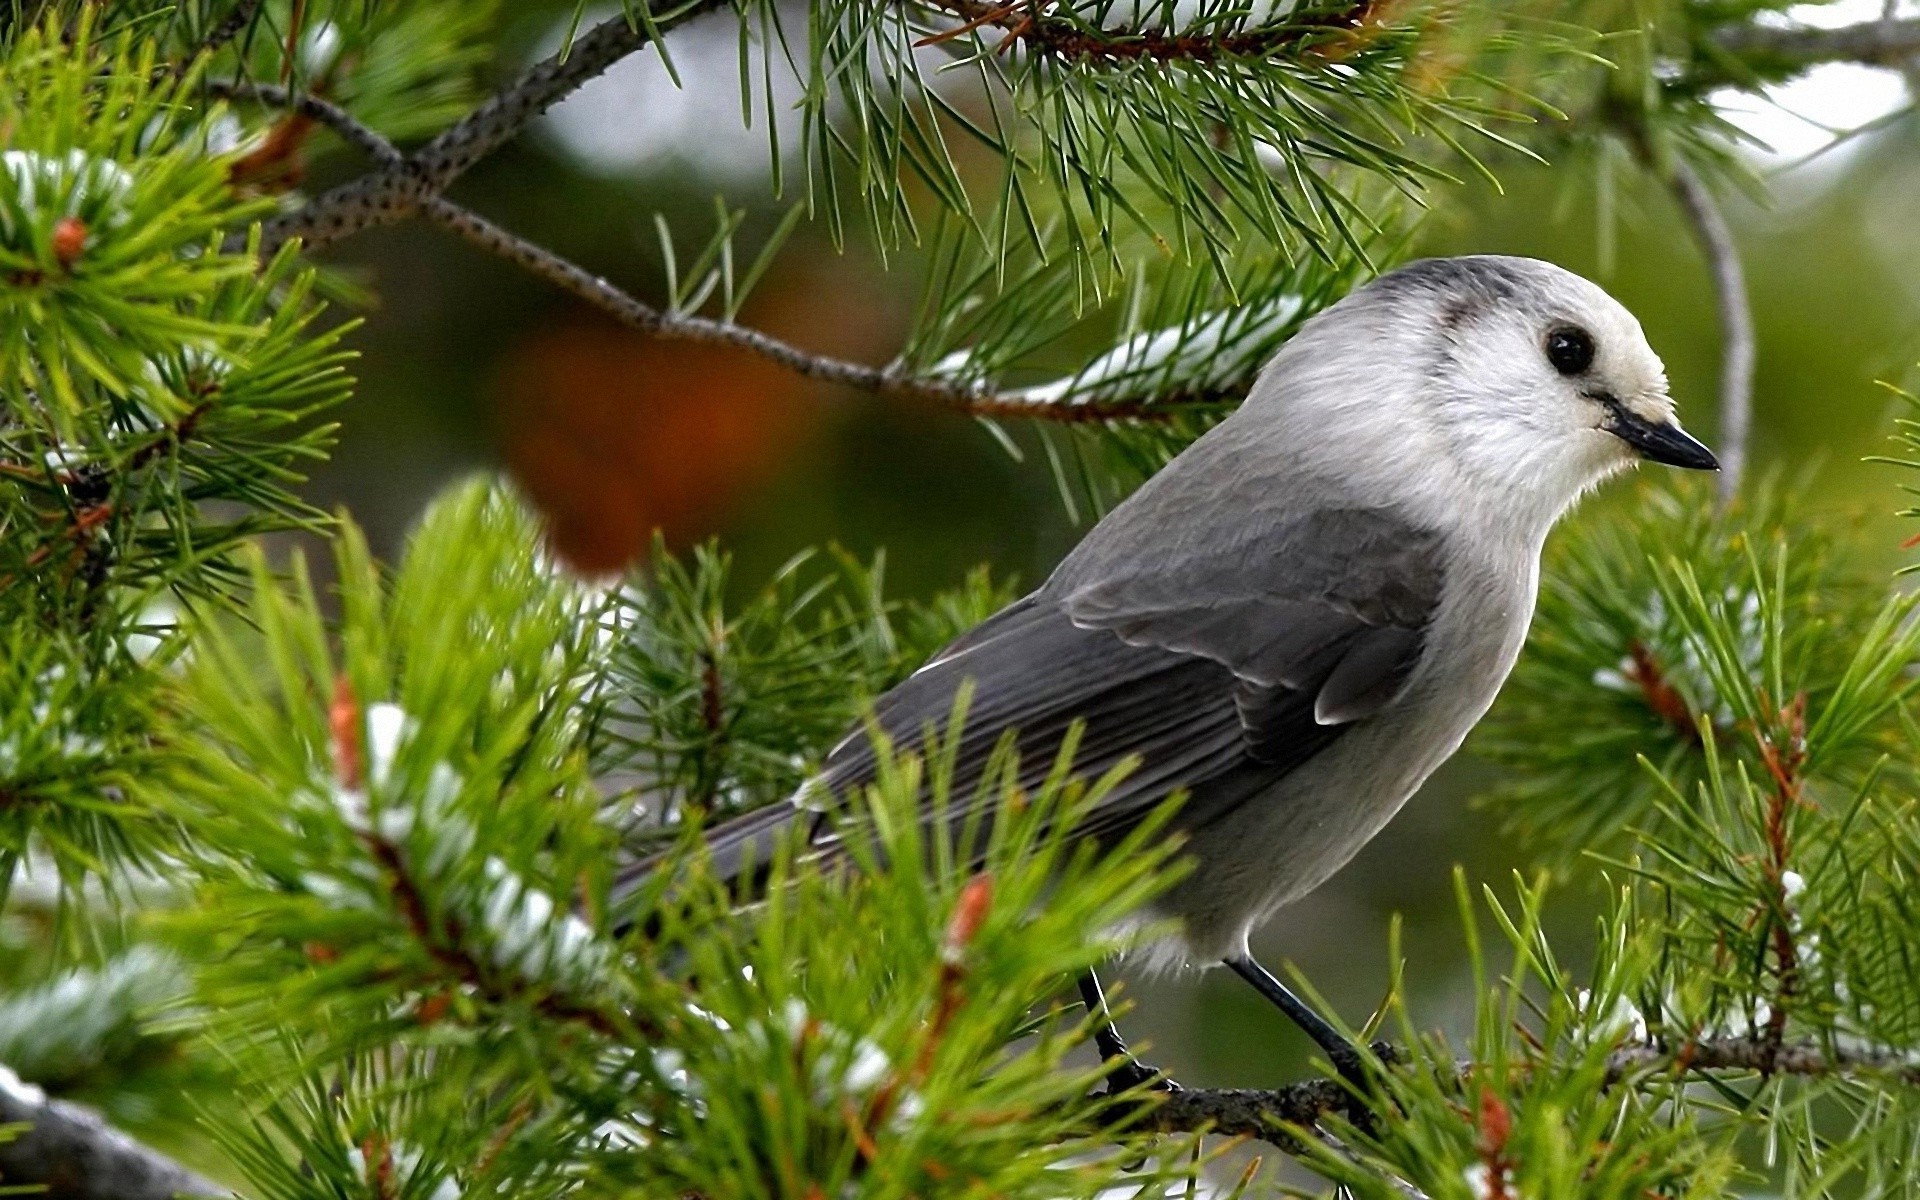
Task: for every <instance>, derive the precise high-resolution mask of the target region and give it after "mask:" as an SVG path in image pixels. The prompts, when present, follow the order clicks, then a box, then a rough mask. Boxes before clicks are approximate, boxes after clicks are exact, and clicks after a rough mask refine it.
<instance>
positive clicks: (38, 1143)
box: [0, 1066, 232, 1200]
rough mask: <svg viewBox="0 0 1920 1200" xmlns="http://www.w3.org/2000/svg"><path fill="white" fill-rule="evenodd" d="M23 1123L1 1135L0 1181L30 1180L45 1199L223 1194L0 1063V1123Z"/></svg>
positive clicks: (155, 1199) (162, 1199)
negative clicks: (11, 1133) (13, 1133)
mask: <svg viewBox="0 0 1920 1200" xmlns="http://www.w3.org/2000/svg"><path fill="white" fill-rule="evenodd" d="M6 1125H25V1126H27V1127H28V1128H27V1129H26V1130H25V1131H24V1132H22V1133H20V1134H19V1135H18V1136H16V1137H14V1138H13V1140H11V1141H7V1140H5V1139H4V1135H0V1188H6V1187H13V1186H17V1185H21V1184H28V1185H34V1184H37V1185H39V1186H41V1187H42V1188H44V1189H45V1190H44V1191H37V1192H34V1193H32V1194H33V1195H37V1196H42V1197H47V1198H48V1200H171V1197H174V1196H225V1195H231V1194H232V1193H231V1192H229V1191H228V1190H227V1189H225V1188H222V1187H220V1186H219V1185H217V1184H215V1183H214V1182H213V1181H212V1180H209V1179H203V1178H201V1177H200V1176H199V1175H196V1174H195V1173H194V1172H192V1171H189V1170H187V1169H186V1168H185V1167H183V1166H181V1165H180V1164H179V1163H177V1162H174V1161H173V1160H172V1159H170V1158H168V1157H166V1156H165V1155H163V1154H161V1153H159V1152H158V1151H155V1150H151V1149H148V1148H147V1147H145V1146H143V1145H141V1144H140V1143H139V1142H136V1141H134V1140H133V1139H132V1138H130V1137H128V1136H127V1135H126V1134H124V1133H121V1132H120V1131H119V1130H117V1129H115V1128H114V1127H113V1126H111V1125H109V1124H107V1123H106V1122H105V1121H104V1120H102V1119H101V1118H100V1115H99V1114H98V1113H96V1112H93V1111H92V1110H90V1109H85V1108H81V1107H80V1106H79V1105H77V1104H68V1103H67V1102H66V1101H64V1100H51V1099H48V1098H47V1096H46V1095H45V1093H43V1092H41V1091H40V1089H39V1088H36V1087H33V1086H31V1085H29V1084H24V1083H22V1082H20V1079H19V1077H18V1076H16V1075H15V1074H14V1073H13V1072H12V1071H9V1070H7V1068H5V1067H3V1066H0V1126H6Z"/></svg>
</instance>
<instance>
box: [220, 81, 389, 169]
mask: <svg viewBox="0 0 1920 1200" xmlns="http://www.w3.org/2000/svg"><path fill="white" fill-rule="evenodd" d="M205 86H206V89H207V92H208V93H209V94H210V95H214V96H218V97H220V98H221V99H223V100H257V101H259V102H260V103H261V104H265V105H269V106H271V107H273V108H284V109H287V110H289V111H291V112H297V113H299V114H300V115H301V116H303V117H308V118H311V119H312V120H314V121H318V122H319V123H320V124H322V125H325V126H326V127H327V128H329V129H331V130H333V131H334V132H335V133H337V134H339V135H340V137H341V138H342V139H344V140H345V141H346V142H347V143H348V144H349V145H351V146H353V147H354V148H356V149H358V150H359V151H360V152H361V153H362V154H365V155H366V156H367V157H368V158H371V159H372V160H373V161H375V162H376V163H379V164H380V165H382V166H387V167H398V166H400V165H401V164H402V163H404V162H405V161H406V156H405V155H403V154H401V153H400V149H399V147H397V146H395V145H394V144H393V143H392V142H390V141H388V140H387V139H386V138H385V137H384V136H383V135H382V134H381V133H380V132H379V131H377V130H375V129H373V128H372V127H370V126H367V125H363V124H362V123H361V122H360V120H359V119H358V118H356V117H355V116H354V115H353V114H352V113H350V112H348V111H347V110H346V109H344V108H341V107H340V106H339V105H338V104H335V103H334V102H333V101H331V100H324V99H322V98H320V97H319V96H316V95H314V94H313V93H312V92H293V91H289V90H288V89H286V88H283V87H279V86H277V85H275V84H271V83H253V82H250V81H247V80H242V79H209V80H207V82H206V85H205Z"/></svg>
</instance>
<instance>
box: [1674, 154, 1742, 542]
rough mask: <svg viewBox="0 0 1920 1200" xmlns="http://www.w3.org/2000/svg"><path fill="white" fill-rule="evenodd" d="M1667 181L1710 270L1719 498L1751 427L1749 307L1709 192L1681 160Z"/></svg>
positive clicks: (1734, 488)
mask: <svg viewBox="0 0 1920 1200" xmlns="http://www.w3.org/2000/svg"><path fill="white" fill-rule="evenodd" d="M1667 178H1668V183H1669V185H1670V186H1671V187H1672V188H1673V194H1674V196H1675V197H1676V198H1677V199H1678V200H1679V201H1680V207H1682V208H1684V209H1685V210H1686V212H1687V218H1688V219H1689V220H1690V221H1692V222H1693V231H1694V234H1695V236H1697V237H1698V238H1699V239H1700V248H1701V251H1702V252H1703V253H1705V254H1706V256H1707V265H1708V267H1709V268H1710V269H1711V270H1712V271H1713V290H1714V296H1715V298H1716V300H1717V302H1718V305H1719V310H1720V445H1719V447H1718V452H1719V457H1720V479H1719V489H1720V503H1721V505H1722V506H1723V507H1724V506H1725V505H1727V504H1730V503H1732V501H1733V498H1734V497H1735V496H1737V495H1738V494H1739V493H1740V477H1741V475H1742V474H1743V473H1744V472H1745V470H1746V466H1747V439H1748V437H1749V436H1750V434H1751V430H1752V427H1753V358H1754V336H1753V309H1752V307H1751V306H1750V304H1749V302H1748V299H1747V280H1746V272H1745V271H1744V270H1743V269H1742V268H1741V265H1740V248H1739V247H1738V246H1737V245H1735V244H1734V241H1733V231H1732V230H1731V229H1729V228H1728V227H1727V219H1726V217H1725V215H1723V214H1722V213H1721V211H1720V205H1719V203H1718V202H1717V201H1715V200H1714V198H1713V193H1712V192H1711V191H1709V190H1708V188H1707V185H1706V184H1705V183H1704V182H1702V180H1701V179H1700V176H1699V175H1698V174H1697V173H1696V172H1695V171H1694V169H1693V168H1692V167H1691V166H1689V165H1688V164H1687V163H1686V162H1684V161H1681V160H1675V162H1674V164H1673V169H1672V171H1671V172H1669V174H1668V177H1667Z"/></svg>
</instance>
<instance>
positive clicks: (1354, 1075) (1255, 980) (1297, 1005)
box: [1225, 954, 1362, 1084]
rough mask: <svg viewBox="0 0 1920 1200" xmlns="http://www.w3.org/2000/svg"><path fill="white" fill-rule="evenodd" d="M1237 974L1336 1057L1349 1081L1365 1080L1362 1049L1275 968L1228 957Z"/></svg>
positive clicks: (1332, 1056)
mask: <svg viewBox="0 0 1920 1200" xmlns="http://www.w3.org/2000/svg"><path fill="white" fill-rule="evenodd" d="M1225 962H1226V964H1227V966H1229V967H1231V968H1233V973H1234V974H1235V975H1238V976H1239V977H1240V978H1242V979H1244V980H1246V981H1247V982H1248V983H1250V984H1252V985H1253V989H1254V990H1255V991H1257V992H1259V993H1260V994H1261V995H1262V996H1265V997H1266V998H1267V1001H1268V1003H1270V1004H1272V1005H1273V1006H1274V1007H1275V1008H1277V1009H1279V1010H1280V1011H1281V1012H1283V1013H1285V1014H1287V1017H1288V1019H1290V1020H1291V1021H1292V1022H1293V1023H1294V1024H1295V1025H1298V1026H1299V1027H1300V1028H1301V1030H1302V1031H1303V1032H1305V1033H1306V1035H1307V1036H1308V1037H1310V1038H1312V1039H1313V1040H1314V1042H1315V1043H1316V1044H1317V1045H1318V1046H1319V1047H1320V1048H1321V1049H1322V1050H1324V1051H1326V1052H1327V1057H1328V1058H1330V1059H1332V1060H1333V1065H1334V1069H1335V1070H1337V1071H1339V1072H1340V1074H1341V1076H1342V1077H1343V1078H1345V1079H1347V1080H1348V1081H1349V1082H1351V1083H1354V1084H1359V1083H1360V1082H1361V1078H1362V1076H1361V1071H1360V1063H1361V1058H1360V1048H1359V1047H1358V1046H1356V1045H1354V1044H1353V1042H1352V1041H1350V1040H1349V1039H1348V1038H1347V1037H1346V1036H1345V1035H1343V1034H1342V1033H1341V1032H1340V1031H1339V1030H1338V1029H1335V1028H1334V1027H1333V1025H1332V1024H1331V1023H1329V1022H1328V1020H1327V1019H1326V1018H1325V1017H1323V1016H1321V1015H1320V1014H1319V1013H1317V1012H1315V1011H1314V1010H1313V1006H1312V1005H1311V1004H1308V1003H1307V1002H1306V1001H1305V1000H1302V999H1301V998H1300V997H1299V996H1297V995H1295V994H1294V992H1293V989H1292V988H1290V987H1288V986H1287V985H1286V984H1284V983H1281V982H1280V980H1279V979H1278V978H1277V977H1276V976H1275V975H1274V973H1273V972H1272V971H1269V970H1267V969H1266V968H1265V967H1263V966H1261V965H1260V964H1259V963H1257V962H1255V961H1254V960H1253V959H1252V958H1250V957H1248V956H1247V955H1244V954H1243V955H1240V956H1239V957H1237V958H1229V959H1226V960H1225Z"/></svg>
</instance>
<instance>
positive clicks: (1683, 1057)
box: [1143, 1034, 1920, 1150]
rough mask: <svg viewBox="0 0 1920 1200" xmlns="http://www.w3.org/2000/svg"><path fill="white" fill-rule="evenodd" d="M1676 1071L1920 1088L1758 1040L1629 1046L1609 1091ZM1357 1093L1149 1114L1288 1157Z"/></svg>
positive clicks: (1304, 1088)
mask: <svg viewBox="0 0 1920 1200" xmlns="http://www.w3.org/2000/svg"><path fill="white" fill-rule="evenodd" d="M1475 1069H1476V1064H1474V1063H1471V1062H1463V1063H1461V1064H1460V1065H1459V1074H1460V1077H1461V1078H1462V1079H1463V1080H1465V1079H1470V1078H1472V1077H1473V1074H1474V1071H1475ZM1658 1071H1672V1072H1674V1073H1676V1074H1684V1073H1686V1072H1688V1071H1739V1072H1758V1073H1761V1074H1767V1075H1791V1076H1797V1077H1800V1078H1807V1079H1824V1078H1858V1077H1862V1076H1873V1077H1876V1078H1881V1079H1891V1080H1892V1081H1893V1082H1896V1083H1899V1084H1901V1085H1902V1086H1905V1087H1916V1088H1920V1065H1916V1063H1915V1061H1914V1059H1913V1057H1912V1056H1911V1055H1908V1054H1906V1053H1903V1052H1900V1051H1896V1050H1884V1049H1873V1048H1862V1049H1835V1050H1832V1051H1829V1050H1828V1049H1826V1048H1825V1047H1822V1046H1820V1045H1819V1044H1817V1043H1815V1042H1810V1041H1801V1042H1788V1043H1785V1044H1778V1043H1776V1042H1774V1041H1773V1040H1772V1039H1771V1038H1769V1037H1767V1036H1765V1035H1764V1034H1762V1035H1761V1036H1757V1037H1725V1038H1703V1039H1701V1040H1699V1041H1692V1042H1687V1043H1684V1044H1682V1045H1680V1046H1678V1047H1673V1046H1667V1045H1662V1044H1660V1043H1656V1042H1639V1043H1630V1044H1628V1045H1624V1046H1622V1047H1620V1048H1619V1049H1618V1050H1615V1051H1614V1052H1613V1053H1612V1054H1611V1055H1609V1056H1608V1058H1607V1076H1608V1082H1609V1083H1620V1082H1622V1081H1623V1080H1625V1079H1626V1078H1627V1077H1629V1076H1632V1075H1639V1074H1644V1073H1647V1072H1658ZM1352 1099H1353V1094H1352V1092H1351V1091H1350V1090H1349V1089H1348V1087H1347V1085H1346V1084H1344V1083H1341V1082H1339V1081H1337V1080H1332V1079H1308V1080H1302V1081H1301V1082H1298V1083H1291V1084H1287V1085H1286V1086H1284V1087H1279V1088H1189V1089H1182V1090H1180V1091H1177V1092H1171V1093H1168V1094H1167V1096H1166V1097H1165V1098H1164V1099H1162V1100H1161V1101H1160V1102H1159V1103H1158V1104H1156V1105H1155V1106H1154V1107H1153V1108H1152V1109H1150V1110H1149V1111H1148V1112H1147V1113H1146V1115H1145V1117H1144V1119H1143V1124H1144V1126H1145V1127H1146V1128H1148V1129H1152V1130H1155V1131H1158V1132H1161V1133H1196V1132H1199V1131H1201V1130H1205V1131H1207V1132H1209V1133H1213V1134H1216V1135H1218V1136H1222V1137H1250V1138H1258V1139H1260V1140H1263V1141H1266V1142H1269V1143H1271V1144H1272V1145H1275V1146H1277V1147H1279V1148H1280V1149H1282V1150H1288V1149H1289V1146H1290V1143H1289V1140H1288V1138H1287V1135H1286V1133H1285V1131H1284V1130H1282V1129H1281V1128H1280V1126H1281V1125H1283V1124H1285V1125H1294V1126H1298V1127H1303V1128H1304V1127H1307V1126H1310V1125H1312V1124H1313V1123H1314V1122H1315V1121H1318V1120H1319V1119H1320V1118H1321V1117H1323V1116H1325V1115H1326V1114H1328V1113H1332V1112H1338V1111H1340V1110H1343V1109H1346V1108H1348V1107H1350V1106H1351V1104H1352Z"/></svg>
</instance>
